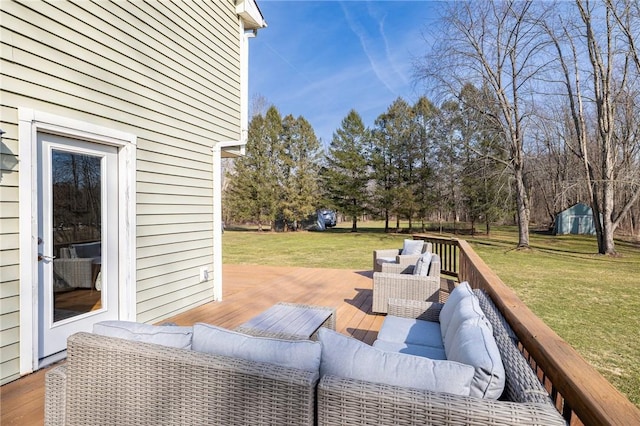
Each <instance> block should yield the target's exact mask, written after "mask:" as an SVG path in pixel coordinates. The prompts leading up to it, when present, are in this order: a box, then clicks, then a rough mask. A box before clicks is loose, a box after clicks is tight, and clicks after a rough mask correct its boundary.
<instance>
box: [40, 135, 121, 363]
mask: <svg viewBox="0 0 640 426" xmlns="http://www.w3.org/2000/svg"><path fill="white" fill-rule="evenodd" d="M117 155H118V154H117V149H116V148H115V147H111V146H107V145H100V144H96V143H91V142H86V141H80V140H76V139H70V138H65V137H61V136H55V135H50V134H44V133H43V134H38V300H39V307H38V317H39V321H38V323H39V324H38V325H39V329H38V336H39V338H38V358H39V359H40V360H41V363H42V364H46V363H47V362H46V361H44V362H43V361H42V360H43V359H45V358H47V357H50V356H52V355H55V354H58V353H61V352H62V351H64V350H65V349H66V347H67V337H69V336H70V335H71V334H73V333H75V332H78V331H91V330H92V327H93V324H94V323H96V322H98V321H104V320H109V319H117V318H118V252H117V249H118V161H117Z"/></svg>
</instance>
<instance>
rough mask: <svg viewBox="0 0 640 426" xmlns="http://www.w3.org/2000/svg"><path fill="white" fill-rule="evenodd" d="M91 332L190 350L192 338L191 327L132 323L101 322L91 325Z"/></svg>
mask: <svg viewBox="0 0 640 426" xmlns="http://www.w3.org/2000/svg"><path fill="white" fill-rule="evenodd" d="M93 332H94V334H100V335H102V336H109V337H119V338H121V339H126V340H133V341H136V342H145V343H155V344H156V345H163V346H170V347H173V348H181V349H191V339H192V336H193V329H192V328H191V327H178V326H172V325H151V324H143V323H139V322H133V321H101V322H98V323H96V324H94V325H93Z"/></svg>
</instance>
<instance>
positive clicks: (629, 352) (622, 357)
mask: <svg viewBox="0 0 640 426" xmlns="http://www.w3.org/2000/svg"><path fill="white" fill-rule="evenodd" d="M401 225H402V226H405V227H406V226H407V224H406V223H402V224H401ZM358 226H359V232H358V233H351V232H349V230H350V229H349V228H350V224H345V223H342V224H340V225H339V226H338V228H336V229H330V230H328V231H325V232H288V233H271V232H262V233H260V232H254V231H231V230H228V231H227V232H225V234H224V235H223V261H224V262H225V263H232V264H263V265H280V266H304V267H318V268H345V269H357V270H370V269H371V253H372V251H373V250H374V249H379V248H395V247H401V246H402V240H403V239H404V238H408V235H407V234H385V233H384V232H383V229H382V224H381V223H380V222H364V223H360V224H359V225H358ZM516 231H517V230H516V229H515V228H513V227H501V228H497V229H496V230H494V231H493V233H492V235H491V237H490V238H487V237H486V236H482V235H480V236H477V237H470V236H466V237H465V238H466V239H467V241H469V242H470V243H471V245H472V246H473V248H474V250H476V252H477V253H478V254H479V255H480V256H481V257H482V259H483V260H484V261H485V262H486V263H487V264H488V265H489V267H491V269H492V270H493V271H494V272H496V274H498V276H499V277H500V278H501V279H502V280H503V281H504V282H505V283H506V284H507V285H509V286H510V287H511V288H513V289H514V291H515V292H516V293H517V294H518V296H519V297H520V298H521V299H522V300H523V301H524V302H525V303H526V304H527V306H529V307H530V308H531V310H532V311H533V312H534V313H535V314H536V315H538V316H539V317H540V318H541V319H542V320H543V321H545V322H546V323H547V324H548V325H549V326H550V327H551V328H552V329H553V330H554V331H555V332H556V333H558V335H560V336H561V337H562V338H563V339H564V340H566V341H567V342H568V343H569V344H571V345H572V346H573V347H574V348H575V349H576V350H577V351H578V352H579V353H580V354H581V355H582V356H583V357H584V358H585V359H586V360H587V361H588V362H589V363H590V364H591V365H593V366H594V367H595V368H596V369H598V371H600V373H602V374H603V375H604V376H605V377H606V378H607V380H609V381H610V382H611V383H612V384H613V385H614V386H615V387H616V388H617V389H619V390H620V391H621V392H622V393H624V394H625V395H626V396H627V397H628V398H629V399H630V400H631V401H632V402H633V403H634V404H635V405H637V406H638V407H640V247H639V246H638V244H637V243H636V244H632V243H626V242H622V241H617V242H616V248H617V250H618V252H619V253H620V256H619V257H608V256H600V255H597V254H594V253H596V251H597V245H596V241H595V237H591V236H558V237H556V236H550V235H544V234H534V233H532V234H531V250H527V251H519V250H514V249H513V248H514V247H515V245H516V242H517V232H516Z"/></svg>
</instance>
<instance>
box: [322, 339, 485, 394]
mask: <svg viewBox="0 0 640 426" xmlns="http://www.w3.org/2000/svg"><path fill="white" fill-rule="evenodd" d="M318 340H319V341H320V342H321V343H322V362H321V364H320V374H321V375H323V376H324V375H332V376H338V377H345V378H349V379H355V380H364V381H368V382H372V383H382V384H388V385H395V386H403V387H409V388H416V389H423V390H429V391H434V392H446V393H451V394H456V395H469V392H470V386H471V380H472V378H473V374H474V369H473V367H471V366H469V365H464V364H460V363H457V362H454V361H440V360H432V359H429V358H423V357H418V356H413V355H405V354H401V353H394V352H385V351H382V350H380V349H377V348H374V347H371V346H369V345H367V344H365V343H362V342H360V341H358V340H356V339H353V338H350V337H347V336H343V335H342V334H340V333H337V332H335V331H332V330H329V329H327V328H321V329H320V331H319V332H318Z"/></svg>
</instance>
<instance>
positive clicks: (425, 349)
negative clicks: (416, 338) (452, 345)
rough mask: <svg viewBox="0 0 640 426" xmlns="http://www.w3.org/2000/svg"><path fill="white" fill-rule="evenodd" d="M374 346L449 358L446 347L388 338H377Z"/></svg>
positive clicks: (434, 357)
mask: <svg viewBox="0 0 640 426" xmlns="http://www.w3.org/2000/svg"><path fill="white" fill-rule="evenodd" d="M373 347H374V348H378V349H381V350H383V351H387V352H398V353H401V354H407V355H415V356H423V357H425V358H431V359H447V355H446V353H445V351H444V348H434V347H432V346H423V345H413V344H411V343H401V342H388V341H386V340H380V339H378V340H376V341H375V342H373Z"/></svg>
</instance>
